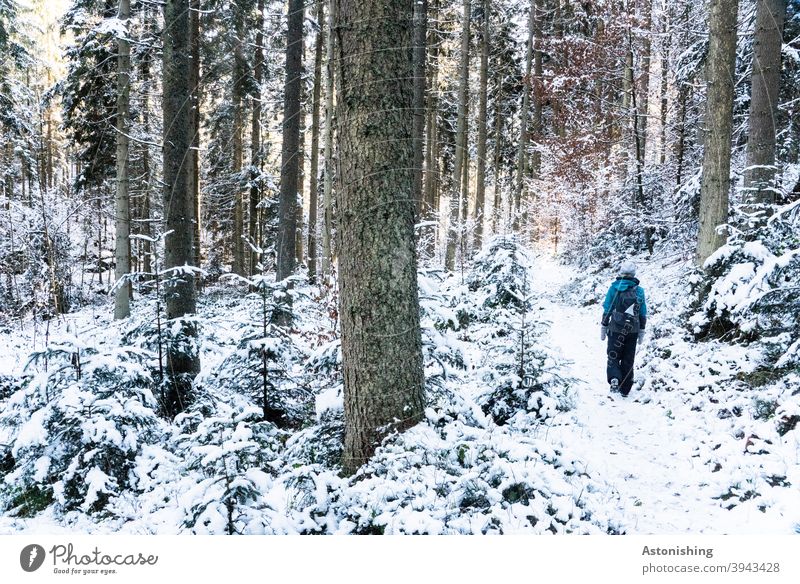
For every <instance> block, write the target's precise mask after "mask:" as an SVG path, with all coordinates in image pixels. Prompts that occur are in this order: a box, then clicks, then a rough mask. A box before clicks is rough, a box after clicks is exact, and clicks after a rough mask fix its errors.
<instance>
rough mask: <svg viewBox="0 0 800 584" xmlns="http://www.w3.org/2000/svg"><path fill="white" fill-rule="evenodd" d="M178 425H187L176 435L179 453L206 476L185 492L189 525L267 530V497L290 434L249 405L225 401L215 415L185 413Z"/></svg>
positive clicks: (192, 469) (237, 530) (188, 465)
mask: <svg viewBox="0 0 800 584" xmlns="http://www.w3.org/2000/svg"><path fill="white" fill-rule="evenodd" d="M176 423H177V425H178V426H179V427H180V428H181V429H182V432H181V433H180V434H178V435H177V436H176V437H175V438H174V444H175V447H176V451H177V452H182V453H183V456H184V457H185V465H186V468H187V469H188V470H189V471H190V472H192V473H195V475H196V476H198V477H202V478H200V479H199V480H198V481H197V483H196V484H195V485H194V486H193V487H192V488H190V489H189V490H188V491H187V492H186V493H185V497H186V500H187V501H188V504H187V506H186V509H185V513H186V517H185V520H184V524H185V526H186V527H188V528H190V529H191V530H192V531H193V532H194V533H228V534H234V533H254V532H255V533H259V532H263V529H264V528H263V525H262V524H260V523H259V522H260V521H261V517H262V513H261V510H262V509H263V507H264V502H263V499H262V496H263V493H266V492H267V491H269V489H270V486H271V483H272V477H273V476H274V475H275V474H276V472H277V469H278V463H277V458H278V455H279V453H280V451H281V450H282V448H283V442H284V441H285V439H286V436H285V435H284V434H283V433H282V432H281V431H280V430H279V429H278V428H277V427H276V426H275V425H274V424H272V423H271V422H266V421H264V420H263V418H262V412H261V411H260V410H259V409H258V408H253V407H248V406H247V405H241V406H238V407H236V406H234V407H229V406H227V405H220V406H219V410H218V411H217V412H215V413H214V414H213V415H210V416H209V415H203V414H201V413H200V412H198V411H194V412H190V413H187V414H182V415H180V416H179V417H178V418H177V419H176Z"/></svg>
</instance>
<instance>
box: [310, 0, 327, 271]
mask: <svg viewBox="0 0 800 584" xmlns="http://www.w3.org/2000/svg"><path fill="white" fill-rule="evenodd" d="M324 6H325V4H324V2H323V0H317V22H318V23H319V30H318V31H317V43H316V46H315V48H314V89H313V94H312V102H313V103H312V105H311V168H310V170H309V172H308V181H309V183H308V275H309V277H310V278H311V279H312V280H314V279H316V277H317V205H318V204H319V201H318V196H317V192H318V186H319V176H318V171H319V110H320V97H321V92H322V46H323V42H324V40H325V35H324V30H325V28H324V27H323V24H322V23H323V20H324V18H325V10H324Z"/></svg>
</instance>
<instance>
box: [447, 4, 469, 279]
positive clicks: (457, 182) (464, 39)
mask: <svg viewBox="0 0 800 584" xmlns="http://www.w3.org/2000/svg"><path fill="white" fill-rule="evenodd" d="M463 1H464V4H463V8H464V10H463V15H462V19H461V65H460V70H461V73H460V76H459V81H458V120H457V122H456V156H455V164H454V166H453V189H452V193H451V195H450V225H449V226H448V232H447V250H446V255H445V268H446V269H448V270H451V271H452V270H453V269H455V265H456V243H457V239H458V234H459V232H460V231H461V226H460V225H459V215H460V205H459V203H460V198H461V195H462V188H461V186H462V185H461V183H462V178H463V166H464V164H466V152H465V147H466V143H467V142H466V136H467V97H468V95H467V91H468V83H469V18H470V10H471V6H470V0H463Z"/></svg>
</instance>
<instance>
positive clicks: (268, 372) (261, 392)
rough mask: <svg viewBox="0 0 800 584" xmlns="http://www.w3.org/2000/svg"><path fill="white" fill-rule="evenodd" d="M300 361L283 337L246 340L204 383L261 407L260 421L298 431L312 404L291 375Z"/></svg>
mask: <svg viewBox="0 0 800 584" xmlns="http://www.w3.org/2000/svg"><path fill="white" fill-rule="evenodd" d="M300 358H301V357H300V355H299V353H298V350H297V348H296V347H295V346H294V345H293V344H292V342H291V340H290V339H288V338H287V337H285V336H268V337H266V338H264V337H262V336H261V335H257V336H253V337H245V338H243V339H242V340H241V341H240V342H239V343H238V345H237V347H236V349H235V350H234V351H232V352H231V353H230V354H229V355H228V356H227V357H226V358H225V359H224V360H223V361H222V363H220V365H219V366H218V367H217V368H216V369H214V371H213V372H212V373H211V374H210V375H209V376H208V377H207V378H206V382H208V383H212V384H214V385H218V386H225V390H226V391H230V392H234V393H236V394H238V395H241V396H246V397H248V398H249V399H250V400H251V402H252V403H254V404H257V405H258V407H259V408H261V411H262V415H263V419H265V420H269V421H271V422H273V423H275V424H278V425H279V426H281V427H293V428H297V427H299V426H301V425H302V423H303V422H304V421H305V420H306V419H308V417H309V415H310V413H311V408H312V405H313V395H312V394H311V392H310V391H309V390H308V388H306V387H305V386H304V385H303V384H302V383H298V380H297V379H295V378H294V377H293V376H292V374H291V373H292V368H293V364H294V363H295V362H297V361H299V360H300Z"/></svg>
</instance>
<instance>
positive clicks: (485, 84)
mask: <svg viewBox="0 0 800 584" xmlns="http://www.w3.org/2000/svg"><path fill="white" fill-rule="evenodd" d="M490 14H491V3H490V2H489V0H483V37H482V39H481V65H480V73H479V83H478V84H479V87H480V89H479V93H478V169H477V173H478V174H477V177H476V183H475V249H476V250H480V248H481V243H482V239H483V212H484V200H485V198H486V126H487V124H488V121H487V119H486V101H487V93H488V88H489V80H488V77H489V22H490Z"/></svg>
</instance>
